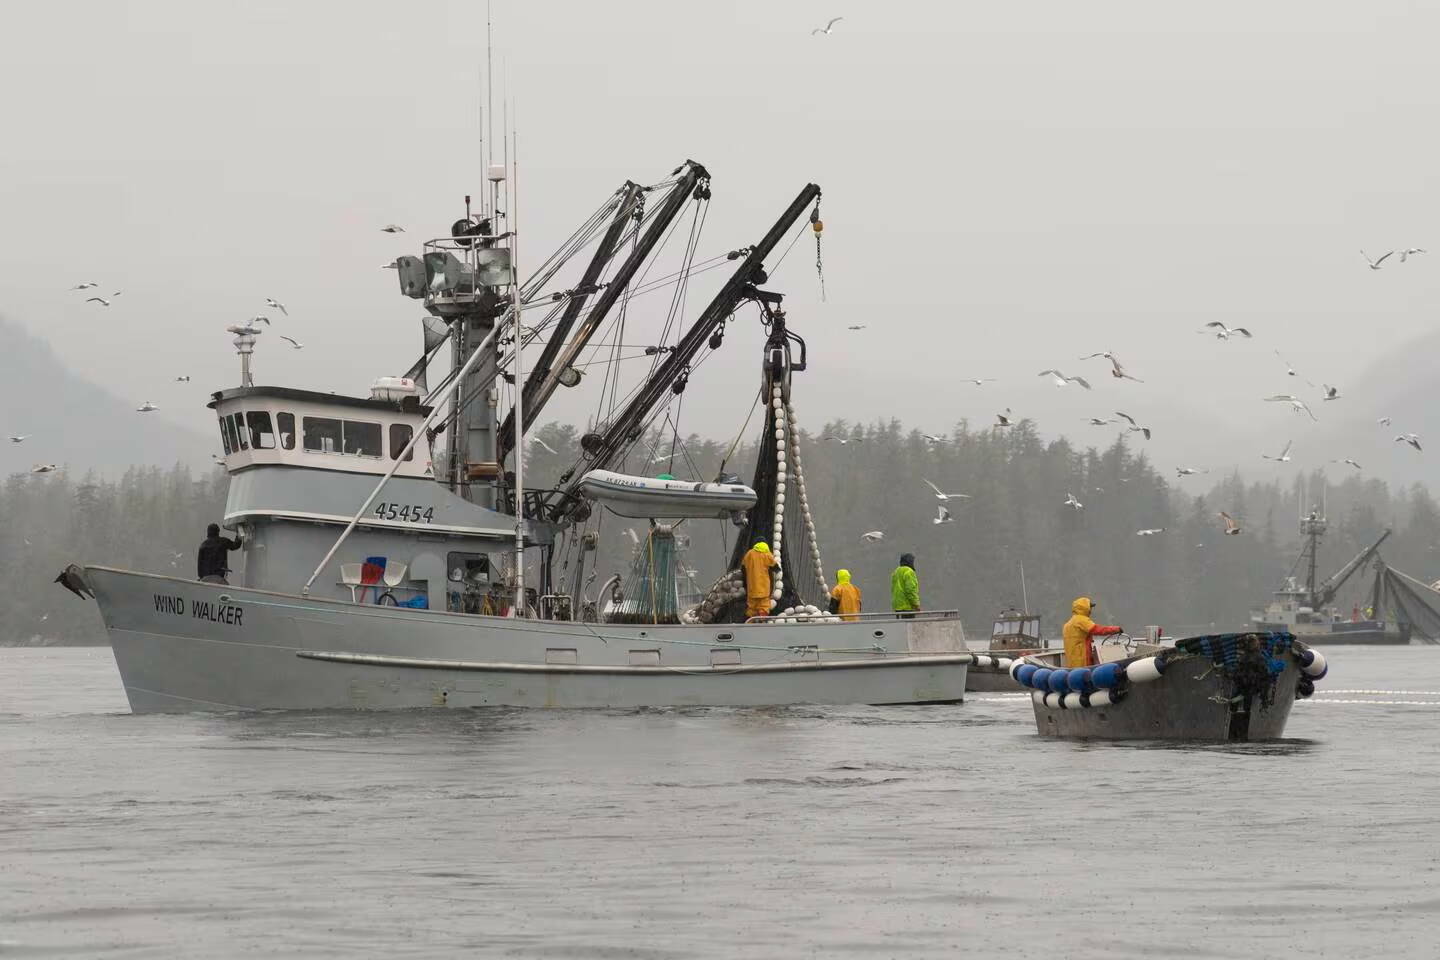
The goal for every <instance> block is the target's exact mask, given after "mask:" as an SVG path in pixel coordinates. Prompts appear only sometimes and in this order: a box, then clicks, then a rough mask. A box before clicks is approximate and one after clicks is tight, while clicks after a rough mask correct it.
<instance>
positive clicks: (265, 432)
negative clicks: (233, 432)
mask: <svg viewBox="0 0 1440 960" xmlns="http://www.w3.org/2000/svg"><path fill="white" fill-rule="evenodd" d="M245 421H246V423H247V424H249V426H250V446H252V447H254V448H255V449H256V450H274V449H275V431H274V430H272V429H271V427H270V414H268V413H262V412H260V411H257V410H251V411H250V412H249V413H247V414H245Z"/></svg>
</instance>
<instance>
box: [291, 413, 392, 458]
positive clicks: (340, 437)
mask: <svg viewBox="0 0 1440 960" xmlns="http://www.w3.org/2000/svg"><path fill="white" fill-rule="evenodd" d="M300 422H301V425H302V426H303V428H304V431H303V432H304V437H305V449H306V450H308V451H310V452H311V453H339V454H345V455H347V456H352V457H376V458H379V457H381V456H383V455H384V453H383V451H382V450H381V449H380V446H381V440H382V437H383V434H382V432H381V430H380V424H378V423H368V422H366V421H364V420H338V419H335V418H333V417H302V418H301V419H300Z"/></svg>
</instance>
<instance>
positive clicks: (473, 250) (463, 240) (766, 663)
mask: <svg viewBox="0 0 1440 960" xmlns="http://www.w3.org/2000/svg"><path fill="white" fill-rule="evenodd" d="M512 174H513V170H512V169H507V167H506V166H504V165H496V166H491V167H489V168H487V171H486V178H487V192H488V197H486V198H482V201H481V203H480V204H479V207H478V209H476V210H472V205H471V202H470V198H469V197H466V198H465V209H464V215H463V216H462V217H460V218H459V219H457V220H456V221H455V222H454V223H453V224H452V225H451V227H450V229H449V231H448V235H443V236H440V237H437V238H435V239H431V240H428V241H425V242H423V244H422V245H421V248H420V249H418V250H416V251H415V253H414V255H407V256H401V257H399V258H398V259H397V260H396V261H395V262H394V264H393V266H394V267H395V268H396V270H395V275H396V277H397V279H398V283H399V288H400V293H401V294H402V295H403V296H404V297H407V298H409V299H411V300H413V301H416V302H418V303H419V304H420V305H422V306H423V307H424V309H425V310H426V312H427V314H428V316H427V317H426V318H425V322H424V324H423V331H422V335H423V351H422V354H421V356H420V357H419V358H418V360H417V361H416V362H415V363H414V364H412V365H411V366H410V367H409V368H408V369H406V370H405V371H404V372H403V373H401V372H399V371H396V370H393V369H392V370H390V371H386V373H387V375H386V376H383V377H380V378H379V379H376V380H375V381H374V382H373V384H372V385H371V388H370V390H369V391H368V393H362V394H361V395H357V396H340V395H336V394H332V393H322V392H318V391H314V390H309V389H304V388H296V387H291V386H267V385H257V384H256V383H255V382H254V376H253V371H252V360H253V356H254V353H255V350H256V345H257V343H259V342H260V337H261V336H262V334H263V331H260V330H256V329H253V328H250V327H242V328H237V334H236V337H235V341H234V344H235V348H236V351H237V353H238V354H239V358H240V368H241V376H240V384H239V386H236V387H231V388H228V389H222V390H220V391H218V392H216V393H214V394H213V397H212V399H211V400H210V403H209V406H210V407H211V408H212V409H213V410H214V411H215V415H216V418H217V423H218V429H219V430H220V434H221V442H222V444H223V446H224V451H225V457H224V466H225V469H226V471H227V472H228V473H229V478H230V486H229V494H228V499H227V502H226V506H225V514H224V517H223V520H222V523H223V526H224V527H225V528H227V529H228V530H229V531H232V532H233V533H234V534H235V536H236V537H237V538H238V539H239V541H240V544H241V547H240V550H239V556H240V559H239V560H238V561H237V562H236V564H235V566H236V568H237V569H236V571H235V572H233V573H232V574H231V575H230V577H229V580H230V581H232V582H202V581H200V580H196V579H188V578H181V577H175V576H166V575H162V574H159V573H155V572H150V571H140V570H126V569H117V568H114V567H108V566H99V565H88V566H79V565H74V566H72V567H70V568H67V570H65V571H63V572H62V574H61V577H60V578H58V579H59V580H60V581H61V582H62V583H64V584H65V585H66V586H68V587H70V588H71V589H73V590H76V591H77V592H80V593H82V594H84V595H87V596H89V595H93V597H94V599H95V600H96V602H97V604H98V607H99V612H100V615H101V617H102V618H103V620H104V624H105V627H106V629H107V631H108V633H109V637H110V641H111V646H112V649H113V650H114V655H115V661H116V664H117V666H118V668H119V672H120V676H121V679H122V681H123V683H124V686H125V691H126V694H127V696H128V698H129V701H130V706H131V709H132V710H134V711H135V712H137V713H138V712H151V711H190V710H256V709H336V708H371V709H378V708H413V707H431V706H443V707H475V706H496V705H504V706H524V707H640V706H645V707H666V706H693V705H741V706H745V705H772V704H793V703H871V704H917V703H937V702H940V703H945V702H957V701H959V700H961V699H962V698H963V695H964V691H965V679H966V673H967V668H968V666H969V665H970V664H971V663H972V662H973V660H974V657H973V655H972V654H970V653H968V652H966V651H965V650H964V648H963V642H962V638H963V633H962V631H961V627H960V621H959V617H958V614H957V613H956V612H954V611H935V612H926V613H923V614H920V615H918V616H914V617H912V618H908V619H899V618H896V617H895V616H893V615H889V614H884V615H876V614H864V615H861V616H858V617H855V618H850V619H844V620H842V619H841V618H839V617H835V616H831V615H829V614H828V613H826V612H825V611H824V609H823V608H824V604H825V600H826V597H827V596H828V593H829V585H828V583H827V582H826V575H825V568H824V565H823V563H822V562H821V554H820V544H819V542H818V539H817V535H816V527H815V522H814V517H813V515H812V513H811V509H812V506H813V505H812V504H811V503H810V502H809V500H808V498H807V495H806V486H805V473H804V469H803V466H802V463H801V456H800V454H801V446H800V435H799V427H798V422H797V420H796V406H795V399H796V387H797V385H798V384H799V382H800V380H799V378H798V377H797V375H798V374H801V373H802V372H803V371H805V369H806V366H807V363H806V360H807V358H806V349H805V341H804V339H803V338H802V337H801V336H800V335H799V334H798V333H797V332H796V331H795V330H794V329H792V326H791V324H790V322H789V318H788V317H787V316H786V313H785V310H784V308H783V294H782V293H781V292H779V291H776V290H773V289H770V288H769V287H768V285H767V284H768V280H769V276H768V273H767V269H766V264H767V260H768V258H771V255H772V253H774V252H775V250H776V248H777V246H778V245H779V244H780V242H781V241H782V240H783V239H785V238H786V237H791V236H792V235H793V239H791V244H792V245H793V243H795V242H796V241H798V240H799V239H800V237H801V236H802V235H804V234H807V233H809V234H813V237H814V241H815V245H816V257H817V270H818V268H819V256H820V244H821V235H822V230H823V224H822V221H821V220H820V216H819V203H820V196H821V191H820V188H819V187H818V186H816V185H814V184H807V185H806V186H805V187H804V188H803V189H801V190H800V191H799V193H798V194H797V195H796V196H795V198H794V199H793V200H792V201H791V202H790V203H789V205H788V206H787V207H786V209H785V210H784V212H783V213H782V214H781V215H780V217H779V218H778V219H777V220H776V221H775V222H774V224H773V225H772V226H771V227H770V228H769V229H768V230H767V231H766V232H765V233H764V234H763V235H762V236H761V237H760V238H758V239H757V240H756V241H755V242H754V243H752V244H749V245H746V246H743V247H740V248H738V249H734V250H730V251H728V252H723V253H721V254H719V255H717V256H716V257H713V258H710V259H709V260H705V261H700V260H697V259H696V257H697V254H696V250H697V248H698V247H699V243H700V232H699V231H700V229H701V228H702V227H703V224H704V222H705V210H706V209H707V208H708V204H709V201H710V196H711V189H710V183H711V177H710V174H709V172H708V171H707V170H706V169H705V168H704V167H703V166H702V165H701V164H699V163H696V162H694V161H686V162H684V163H682V164H681V165H680V166H678V167H677V168H675V169H674V170H673V171H672V172H671V173H670V174H669V175H668V176H667V177H665V178H663V179H662V180H660V181H659V182H656V183H653V184H649V185H641V184H639V183H635V182H631V181H627V182H626V183H624V184H622V185H621V186H620V187H619V188H618V189H617V190H616V191H615V192H614V193H613V194H611V195H610V196H609V197H608V198H607V199H606V201H605V202H604V203H602V204H601V205H600V207H599V209H598V210H597V211H596V212H595V213H594V214H592V215H591V216H590V217H589V218H588V219H587V220H585V221H584V222H583V223H582V224H581V225H580V226H579V227H578V228H577V229H576V231H575V233H574V234H573V235H572V236H571V237H570V238H569V239H567V240H566V242H565V243H564V244H562V246H561V247H560V248H559V249H558V250H556V251H555V252H554V253H553V254H551V255H550V256H549V257H547V258H546V259H544V260H543V261H541V262H540V263H539V264H538V265H537V266H536V267H535V269H534V270H533V271H532V272H530V274H529V275H528V277H527V278H526V279H524V280H523V281H522V280H521V279H520V274H519V270H518V266H517V262H516V258H515V252H516V246H515V244H516V237H517V231H516V225H515V223H514V220H513V217H510V216H507V213H506V210H507V209H509V208H511V207H512V203H511V202H510V200H509V199H508V198H509V187H508V178H509V177H510V176H511V175H512ZM687 212H688V214H689V217H688V220H689V224H690V227H689V232H690V241H689V242H688V244H687V246H686V248H685V251H684V253H683V254H681V255H680V257H679V259H680V262H679V264H678V267H677V269H675V270H674V271H673V272H672V273H671V274H669V275H667V276H666V277H665V278H663V280H662V281H651V282H650V283H642V278H644V277H646V276H648V275H650V272H651V267H652V266H653V265H654V264H655V263H656V262H657V258H658V251H659V250H661V249H662V248H663V247H664V246H665V240H666V239H667V238H668V237H669V236H670V235H671V233H672V232H674V228H675V227H677V226H678V225H680V224H682V223H683V222H684V221H685V219H686V217H685V214H686V213H687ZM807 213H808V217H807ZM684 232H685V231H683V230H681V231H679V233H680V234H681V236H683V235H684ZM786 249H787V250H788V249H789V248H788V247H787V248H786ZM781 257H782V258H783V253H782V254H781ZM727 266H728V267H730V268H731V270H732V272H731V273H730V275H729V277H728V279H726V280H725V281H724V282H723V283H722V284H721V285H720V287H719V290H718V292H716V293H715V295H714V296H713V298H711V299H710V300H709V302H708V304H707V305H706V306H705V307H704V308H703V309H702V310H701V311H700V312H699V314H698V316H697V317H695V318H694V319H693V320H689V319H687V318H686V317H684V316H683V315H682V313H683V311H684V309H685V304H686V302H687V301H686V298H685V296H684V293H685V290H686V286H685V285H686V284H687V283H688V280H689V278H690V277H692V276H693V275H695V274H696V273H698V272H702V271H703V270H710V269H717V268H721V267H727ZM657 272H659V271H657ZM662 287H663V288H664V289H668V290H670V292H671V293H672V296H671V300H670V303H671V307H670V311H669V313H668V315H667V316H666V317H665V320H666V322H665V324H664V325H663V328H662V329H663V330H665V331H673V332H672V333H671V334H669V335H668V336H662V337H661V338H660V342H658V343H657V344H656V345H655V346H654V348H653V351H651V350H649V349H647V353H646V356H647V360H646V361H645V362H646V363H648V367H647V368H646V369H645V371H644V373H643V375H642V376H641V377H640V378H639V381H638V382H637V383H635V384H634V385H633V386H632V387H630V388H629V389H622V388H621V387H620V386H619V384H618V382H617V380H616V378H612V377H611V376H610V375H609V374H608V373H600V374H596V373H594V372H593V371H594V370H595V369H596V366H600V367H601V369H605V368H604V365H603V364H598V363H597V361H595V360H594V358H595V357H596V356H597V355H599V356H600V357H602V358H604V357H605V356H606V355H607V351H608V355H609V356H610V357H612V358H614V357H616V355H617V354H616V351H617V350H618V349H619V348H620V347H621V346H622V344H623V338H622V336H621V333H622V332H623V331H624V329H625V328H624V326H623V317H624V314H625V310H626V307H627V306H630V305H631V303H632V301H633V300H634V299H635V298H636V297H638V296H640V295H641V294H643V293H646V292H650V291H652V290H656V289H661V288H662ZM742 307H753V308H754V309H753V310H749V309H747V310H744V311H743V313H742V309H741V308H742ZM630 308H631V309H632V310H635V309H637V308H635V307H633V306H631V307H630ZM617 317H618V318H620V320H619V321H617ZM742 322H746V323H755V322H758V323H759V324H760V325H761V326H762V328H763V331H764V345H763V349H762V353H761V356H760V358H759V359H760V364H759V368H758V372H759V378H758V382H754V381H752V382H751V385H749V386H746V387H745V388H744V389H743V390H741V391H739V392H738V394H737V399H740V400H742V401H743V402H741V403H739V404H737V406H738V407H739V409H738V413H737V417H736V419H737V422H738V421H739V420H742V419H743V420H744V421H745V422H746V423H750V422H752V418H753V423H754V424H755V427H756V432H755V434H754V436H755V439H756V440H757V442H758V453H757V457H756V459H757V463H756V466H755V469H754V474H753V477H752V478H750V480H749V482H747V483H742V482H740V480H739V478H738V477H735V476H733V475H726V474H724V473H723V472H722V475H720V476H714V477H694V478H690V479H689V480H686V481H679V480H675V479H674V478H673V477H661V478H657V477H652V476H646V475H644V473H643V472H641V471H636V470H634V469H631V468H628V467H627V458H630V457H631V456H632V454H634V453H635V452H636V451H635V447H636V445H637V443H638V442H640V440H641V438H642V437H643V436H644V435H645V433H646V431H647V429H650V428H652V427H653V425H654V424H656V423H657V418H659V417H661V416H668V415H669V414H670V412H671V410H672V409H673V408H674V406H675V405H676V404H678V402H679V400H680V398H682V397H683V395H684V392H685V390H686V387H687V385H688V383H689V381H690V378H691V377H692V376H695V375H696V373H697V370H698V368H699V367H700V365H701V364H702V363H703V362H705V361H706V360H708V359H710V357H711V356H715V355H723V347H724V343H725V339H726V332H727V329H729V328H730V327H731V326H732V325H734V324H738V323H742ZM632 329H633V321H632ZM395 349H396V346H395V345H389V346H388V348H387V353H388V354H389V355H390V356H393V355H394V350H395ZM447 360H448V362H447ZM617 362H618V361H617ZM722 366H724V364H723V362H722V361H716V362H715V365H714V366H713V367H712V368H711V369H717V370H718V369H719V368H721V367H722ZM441 368H443V369H441ZM754 370H756V367H755V365H754V362H753V358H750V357H746V358H743V362H741V363H739V364H731V365H729V366H728V367H726V369H725V374H726V375H727V376H728V377H729V378H731V380H732V381H733V380H735V379H738V377H737V374H736V371H743V372H744V373H745V374H749V373H750V372H751V371H754ZM437 371H439V372H440V376H439V379H438V381H437V382H436V383H435V384H434V385H433V386H430V385H429V384H430V380H431V379H432V378H433V377H434V376H435V375H436V373H437ZM587 371H590V372H587ZM396 374H399V375H396ZM587 383H588V384H590V385H592V386H598V387H599V388H600V389H601V391H602V392H604V391H607V390H608V391H610V392H609V395H608V401H607V402H605V403H603V404H601V405H600V407H601V413H600V415H599V416H597V418H596V419H595V420H594V421H593V422H592V423H591V425H590V427H589V429H588V430H587V431H586V432H585V433H584V435H583V437H582V438H581V440H580V453H579V454H578V455H577V457H576V459H575V462H574V463H573V464H571V465H570V466H569V468H568V469H567V470H566V471H565V472H564V473H563V474H562V475H561V476H560V479H559V482H558V483H556V484H554V485H553V486H551V487H550V488H546V489H531V488H528V487H527V486H526V485H525V473H524V470H525V437H526V431H527V430H529V429H530V428H531V427H532V426H534V424H535V421H536V417H537V416H538V415H539V414H540V413H541V412H542V411H544V410H545V409H546V406H547V403H548V402H549V401H550V400H551V399H552V398H553V397H554V396H555V395H556V393H557V392H559V391H561V390H575V389H578V388H581V387H583V386H585V385H586V384H587ZM746 410H749V411H750V414H749V415H747V414H746ZM757 412H758V416H755V414H756V413H757ZM743 431H744V428H742V433H743ZM676 434H677V437H678V428H677V429H676ZM645 452H647V451H641V454H642V458H641V459H642V461H643V462H644V463H647V464H648V463H650V462H652V461H651V460H647V459H644V458H643V453H645ZM612 512H613V513H616V514H618V515H622V516H626V517H646V518H648V519H650V520H651V521H652V523H651V525H650V527H649V532H648V534H647V539H646V541H645V543H646V549H645V550H644V551H637V556H638V555H639V554H642V553H643V555H644V557H645V562H644V563H643V564H637V565H634V566H632V569H631V570H630V571H629V572H628V573H626V574H624V575H622V576H619V577H617V578H612V580H611V581H608V582H607V584H606V585H605V587H604V588H602V590H601V591H599V593H598V594H596V595H589V594H587V593H586V587H587V584H588V583H589V582H590V580H591V579H592V578H593V575H594V573H595V571H594V554H595V550H596V544H597V541H598V535H597V527H598V525H599V523H600V521H601V519H602V518H603V517H604V516H605V515H607V514H608V513H612ZM700 518H711V519H709V520H708V521H702V520H701V519H700ZM715 518H721V519H715ZM680 522H685V523H691V524H694V523H698V522H711V523H720V524H724V525H726V527H727V529H728V530H729V531H730V533H731V535H732V536H733V548H732V550H731V553H730V556H729V562H728V570H727V572H726V573H724V574H723V575H722V576H720V577H719V578H718V579H716V580H715V581H714V582H713V584H712V585H711V586H710V587H709V588H708V590H705V591H704V592H703V595H702V596H699V597H698V599H697V598H696V597H694V596H690V597H686V596H685V594H686V593H688V592H690V591H687V590H686V589H685V586H684V581H685V580H689V579H693V573H685V572H684V570H685V568H684V567H682V565H681V564H679V563H677V562H676V556H677V551H676V550H675V549H674V548H675V529H676V525H678V524H679V523H680ZM757 540H765V541H768V542H769V543H770V544H771V546H772V549H773V554H774V557H775V559H776V561H777V562H778V564H779V568H778V573H777V575H776V577H775V579H774V582H773V585H772V586H773V589H772V594H771V610H770V612H769V613H768V614H767V615H764V616H759V617H747V616H746V615H745V597H744V594H745V590H744V584H743V578H742V577H741V575H740V560H741V558H742V556H743V555H744V553H745V551H746V550H747V549H748V548H749V546H750V545H751V544H752V543H753V542H755V541H757ZM557 566H558V567H559V570H558V571H557ZM587 574H588V575H590V576H589V577H587Z"/></svg>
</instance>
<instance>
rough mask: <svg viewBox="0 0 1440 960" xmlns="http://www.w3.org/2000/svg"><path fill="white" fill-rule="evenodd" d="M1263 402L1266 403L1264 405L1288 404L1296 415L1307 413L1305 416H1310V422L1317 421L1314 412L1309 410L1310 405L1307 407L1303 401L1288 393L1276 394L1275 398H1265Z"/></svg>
mask: <svg viewBox="0 0 1440 960" xmlns="http://www.w3.org/2000/svg"><path fill="white" fill-rule="evenodd" d="M1265 402H1266V403H1288V404H1290V409H1292V410H1294V411H1295V412H1296V413H1302V412H1303V413H1307V414H1309V415H1310V419H1311V420H1315V419H1317V418H1316V416H1315V411H1313V410H1311V409H1310V405H1309V404H1308V403H1306V402H1305V401H1304V400H1301V399H1300V398H1299V397H1297V396H1295V395H1294V394H1290V393H1277V394H1275V396H1273V397H1266V398H1265Z"/></svg>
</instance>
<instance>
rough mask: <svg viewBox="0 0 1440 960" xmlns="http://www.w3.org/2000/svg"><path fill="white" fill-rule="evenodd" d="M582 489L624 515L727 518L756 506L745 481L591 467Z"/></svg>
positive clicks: (639, 516) (588, 496) (582, 483)
mask: <svg viewBox="0 0 1440 960" xmlns="http://www.w3.org/2000/svg"><path fill="white" fill-rule="evenodd" d="M579 489H580V492H581V493H582V494H583V495H584V496H585V497H586V499H588V500H593V501H595V502H597V503H601V504H604V505H605V506H606V507H609V508H610V510H611V512H612V513H617V514H619V515H620V516H622V517H636V518H652V519H660V518H664V519H671V518H674V519H680V518H687V517H693V518H697V519H704V518H707V517H718V518H720V519H727V518H729V517H731V516H733V515H734V514H736V513H741V512H743V511H745V510H749V509H750V508H751V507H753V506H755V491H754V490H752V489H751V488H749V487H747V486H745V485H744V484H739V483H696V482H694V481H693V480H662V479H659V478H657V477H632V476H629V475H627V474H623V473H614V472H612V471H610V470H591V471H590V472H589V473H587V474H585V476H584V477H582V478H581V480H580V488H579Z"/></svg>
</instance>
